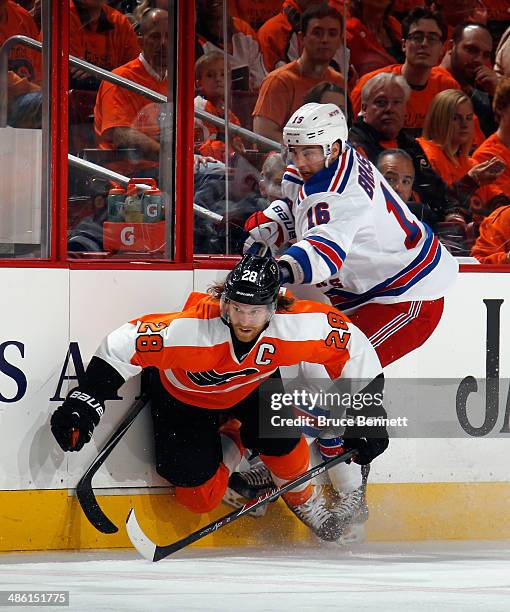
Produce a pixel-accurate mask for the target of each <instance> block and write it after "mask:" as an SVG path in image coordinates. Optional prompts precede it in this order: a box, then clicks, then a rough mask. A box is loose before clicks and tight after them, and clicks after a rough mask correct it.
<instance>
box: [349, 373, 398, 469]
mask: <svg viewBox="0 0 510 612" xmlns="http://www.w3.org/2000/svg"><path fill="white" fill-rule="evenodd" d="M383 391H384V376H383V375H382V374H380V375H379V376H376V377H375V378H374V379H373V380H372V381H371V382H370V383H369V384H368V385H367V386H366V387H365V388H364V389H363V390H362V391H361V392H360V393H359V396H360V399H361V400H362V403H363V404H364V405H363V406H362V407H361V408H358V409H357V410H356V409H354V408H348V409H347V411H346V416H347V417H349V418H350V419H352V421H353V424H352V425H349V426H347V427H346V428H345V431H344V434H343V436H342V437H343V439H344V447H345V449H346V450H356V451H357V454H356V456H355V457H354V458H353V461H354V462H355V463H359V464H360V465H367V463H370V462H371V461H372V460H373V459H375V458H376V457H378V456H379V455H380V454H381V453H384V451H385V450H386V449H387V448H388V444H389V437H388V431H387V429H386V427H385V425H384V422H385V420H386V418H387V416H388V415H387V414H386V410H385V409H384V406H383V405H382V398H383Z"/></svg>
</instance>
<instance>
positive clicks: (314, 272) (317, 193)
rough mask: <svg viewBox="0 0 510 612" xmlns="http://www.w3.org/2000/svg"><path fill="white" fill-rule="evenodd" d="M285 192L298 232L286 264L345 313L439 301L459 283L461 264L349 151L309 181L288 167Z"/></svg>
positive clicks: (360, 158)
mask: <svg viewBox="0 0 510 612" xmlns="http://www.w3.org/2000/svg"><path fill="white" fill-rule="evenodd" d="M282 192H283V194H284V197H285V198H286V202H287V203H288V204H289V206H290V208H291V211H292V215H293V217H294V222H295V232H296V242H295V244H293V245H292V246H291V247H290V248H289V249H288V250H287V251H286V252H285V253H284V255H283V257H282V258H283V259H287V260H289V263H291V264H292V267H293V268H295V267H296V264H298V268H297V269H298V270H299V269H301V270H302V274H301V275H298V276H300V278H299V279H298V282H300V283H303V284H315V285H317V286H318V287H319V288H320V290H321V291H322V292H323V293H325V294H326V295H327V296H328V298H329V299H330V301H331V303H332V304H333V305H335V306H336V307H338V308H340V309H341V310H343V311H349V310H351V309H354V308H357V307H359V306H361V305H363V304H366V303H368V302H381V303H391V302H405V301H410V300H433V299H438V298H440V297H442V296H444V294H445V293H446V291H447V290H448V289H449V287H450V286H451V285H452V284H453V282H454V280H455V278H456V275H457V272H458V264H457V261H456V260H455V259H454V258H453V257H452V256H451V255H450V253H449V252H448V251H447V250H446V249H445V248H444V247H443V246H442V245H441V243H440V242H439V241H438V239H437V238H436V236H435V235H434V234H433V232H432V230H431V229H430V228H429V227H428V226H427V225H426V224H424V223H422V222H420V221H419V220H418V219H417V218H416V217H415V216H414V215H413V214H412V213H411V211H410V210H409V209H408V207H407V206H406V205H405V204H404V202H403V201H402V200H401V199H400V198H399V196H398V195H397V194H396V193H395V192H394V191H393V189H392V188H391V187H390V185H389V184H388V183H387V182H386V180H385V179H384V177H383V176H382V175H381V174H380V173H379V171H378V170H377V168H375V166H374V165H373V164H372V163H370V161H368V160H367V159H366V158H365V157H363V156H362V155H361V154H360V153H358V152H357V151H355V150H354V149H352V148H351V147H350V146H347V148H346V150H345V151H344V153H343V154H342V155H341V156H340V157H339V158H338V160H336V162H335V163H333V164H332V165H331V167H330V168H324V169H323V170H321V171H319V172H318V173H317V174H315V175H314V176H313V177H312V178H310V179H309V180H308V181H307V182H306V183H304V182H303V179H302V178H301V175H300V174H299V171H298V170H297V168H295V167H293V166H289V167H288V168H287V170H286V172H285V174H284V177H283V182H282ZM282 204H283V202H281V201H280V202H278V201H277V202H274V203H273V204H272V205H271V206H278V205H282ZM265 213H266V214H267V209H266V211H265Z"/></svg>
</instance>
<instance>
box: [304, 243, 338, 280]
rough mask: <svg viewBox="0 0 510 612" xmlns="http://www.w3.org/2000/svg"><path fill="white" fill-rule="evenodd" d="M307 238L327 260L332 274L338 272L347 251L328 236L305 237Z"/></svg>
mask: <svg viewBox="0 0 510 612" xmlns="http://www.w3.org/2000/svg"><path fill="white" fill-rule="evenodd" d="M305 240H306V241H307V242H309V243H310V244H311V245H312V246H313V248H314V249H315V251H316V252H317V253H318V254H319V255H320V256H321V257H322V259H323V260H324V261H325V262H326V264H327V266H328V268H329V269H330V271H331V275H335V274H337V272H338V270H340V268H341V266H342V264H343V262H344V261H345V252H344V251H343V250H342V249H341V248H340V247H339V246H338V245H337V244H335V243H334V242H332V241H331V240H327V239H326V238H322V237H319V236H311V237H309V238H305Z"/></svg>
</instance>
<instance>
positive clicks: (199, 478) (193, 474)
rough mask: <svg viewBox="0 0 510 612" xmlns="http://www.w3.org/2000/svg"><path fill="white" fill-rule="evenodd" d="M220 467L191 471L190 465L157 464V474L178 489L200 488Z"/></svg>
mask: <svg viewBox="0 0 510 612" xmlns="http://www.w3.org/2000/svg"><path fill="white" fill-rule="evenodd" d="M217 469H218V465H217V464H216V465H203V466H202V465H201V466H196V469H191V466H190V465H189V463H188V464H187V465H185V464H182V463H176V464H172V463H159V462H158V463H156V472H157V473H158V474H159V476H161V478H164V479H165V480H168V482H169V483H170V484H172V485H174V486H176V487H198V486H200V485H202V484H203V483H204V482H206V481H208V480H209V479H210V478H212V477H213V476H214V474H215V473H216V471H217Z"/></svg>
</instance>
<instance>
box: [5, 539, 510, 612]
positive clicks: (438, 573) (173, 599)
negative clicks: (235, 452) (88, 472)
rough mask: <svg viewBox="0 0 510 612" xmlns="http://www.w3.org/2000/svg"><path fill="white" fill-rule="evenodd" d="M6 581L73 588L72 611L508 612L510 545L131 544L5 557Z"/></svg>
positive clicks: (34, 587)
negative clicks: (152, 557) (163, 552)
mask: <svg viewBox="0 0 510 612" xmlns="http://www.w3.org/2000/svg"><path fill="white" fill-rule="evenodd" d="M0 587H1V589H2V590H9V589H23V590H46V591H51V590H68V591H70V607H69V608H68V609H69V610H72V611H73V612H74V611H82V610H83V611H86V612H95V611H99V610H112V611H121V610H136V611H140V612H142V611H143V612H145V611H147V612H149V611H150V612H152V611H156V610H179V611H183V610H197V611H201V612H202V611H203V612H209V611H211V612H213V611H218V612H220V611H221V612H225V611H230V610H232V611H234V610H235V611H236V612H251V611H256V612H263V611H265V610H271V611H273V610H275V611H283V612H284V611H287V610H289V611H290V610H292V611H295V612H301V611H320V612H322V611H323V610H338V611H341V612H350V611H351V610H353V611H354V612H358V611H360V610H370V611H374V612H381V611H386V610H388V611H389V610H391V611H404V610H405V611H406V612H408V611H411V612H422V611H425V610H427V611H428V610H433V611H434V612H442V611H444V610H446V611H448V612H450V611H452V612H457V611H461V612H471V611H472V610H483V611H488V610H490V611H491V612H500V611H501V612H503V611H505V612H508V611H510V542H507V541H505V542H428V543H421V542H420V543H408V542H407V543H392V544H379V543H377V544H375V543H369V544H363V545H358V546H357V547H356V548H351V549H349V550H347V549H344V548H340V547H338V546H336V545H334V544H331V545H329V544H328V545H326V544H312V545H310V544H309V545H300V546H298V547H296V546H293V547H292V548H289V549H286V550H283V549H281V548H278V549H255V548H229V549H204V548H195V549H188V550H185V551H180V552H178V553H176V554H175V555H173V556H172V557H169V558H167V559H164V560H162V561H160V562H158V563H151V562H149V561H145V560H144V559H141V558H139V557H138V555H137V553H136V552H135V551H130V550H129V551H128V550H126V551H93V552H58V553H50V552H48V553H4V554H3V555H0ZM23 609H25V610H27V609H29V608H23ZM43 609H44V610H65V609H66V608H55V607H51V608H50V607H45V608H43Z"/></svg>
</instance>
